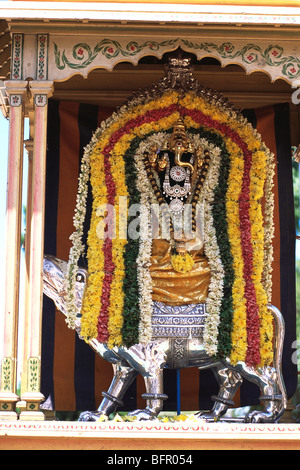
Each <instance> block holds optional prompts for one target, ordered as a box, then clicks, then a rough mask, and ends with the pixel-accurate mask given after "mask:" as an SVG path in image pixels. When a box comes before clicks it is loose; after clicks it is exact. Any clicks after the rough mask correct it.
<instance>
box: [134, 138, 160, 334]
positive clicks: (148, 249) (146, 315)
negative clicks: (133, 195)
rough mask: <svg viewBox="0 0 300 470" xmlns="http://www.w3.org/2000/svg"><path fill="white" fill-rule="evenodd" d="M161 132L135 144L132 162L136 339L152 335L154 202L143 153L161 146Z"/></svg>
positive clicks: (155, 201)
mask: <svg viewBox="0 0 300 470" xmlns="http://www.w3.org/2000/svg"><path fill="white" fill-rule="evenodd" d="M164 137H165V133H161V132H160V133H157V134H154V135H152V136H151V137H149V138H148V139H145V140H143V141H142V142H141V144H140V145H139V147H138V149H137V151H136V153H135V156H134V162H135V166H136V174H137V189H138V191H139V192H140V195H141V199H140V204H141V209H142V211H141V223H140V240H139V241H140V244H139V254H138V258H137V266H138V268H137V270H138V283H139V294H140V298H139V305H140V314H141V317H140V325H139V341H140V343H148V342H149V341H151V337H152V326H151V318H152V312H153V300H152V278H151V274H150V270H149V266H150V261H151V253H152V226H151V206H152V204H155V203H157V200H156V198H155V195H154V194H153V189H152V186H151V183H150V181H149V179H148V176H147V173H146V169H145V165H144V153H145V152H146V150H147V149H148V148H149V145H150V146H152V145H158V146H159V145H161V144H162V142H163V139H164Z"/></svg>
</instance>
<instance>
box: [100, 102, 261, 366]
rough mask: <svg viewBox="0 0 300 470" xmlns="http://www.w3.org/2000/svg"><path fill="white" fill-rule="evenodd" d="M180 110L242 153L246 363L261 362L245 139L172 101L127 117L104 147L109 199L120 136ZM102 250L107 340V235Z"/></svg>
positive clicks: (109, 244)
mask: <svg viewBox="0 0 300 470" xmlns="http://www.w3.org/2000/svg"><path fill="white" fill-rule="evenodd" d="M176 111H177V112H179V113H180V115H181V116H190V117H191V118H192V119H193V120H194V121H195V122H197V123H199V124H202V125H204V126H206V127H207V128H213V129H215V130H218V131H219V132H220V133H221V134H223V135H225V136H226V137H228V138H230V139H231V140H232V141H233V142H234V143H235V144H236V145H238V146H239V147H240V148H241V150H242V152H243V155H244V175H243V182H242V190H241V194H240V197H239V216H240V228H241V246H242V254H243V261H244V281H245V297H246V305H247V341H248V348H247V356H246V363H247V364H248V365H250V366H255V365H257V364H259V362H260V352H259V314H258V312H259V309H258V305H257V301H256V294H255V289H254V285H253V282H252V272H253V250H252V243H251V222H250V216H249V208H250V204H249V192H250V169H251V164H252V153H251V152H250V151H249V149H248V148H247V146H246V144H245V142H244V141H243V140H242V139H241V138H240V136H239V135H238V133H237V132H235V131H234V130H232V129H231V128H230V127H229V126H228V125H226V124H224V123H220V122H219V121H216V120H214V119H213V118H211V117H210V116H207V115H205V114H203V112H202V111H200V110H195V109H194V110H191V109H187V108H183V107H181V106H180V105H177V104H173V105H170V106H168V107H166V108H162V109H155V110H150V111H147V112H146V113H145V114H144V115H140V116H138V117H137V118H135V119H130V120H129V121H128V122H127V123H126V124H125V125H124V126H123V127H122V128H120V129H118V130H117V131H116V132H115V133H114V134H112V136H111V137H110V140H109V144H108V145H107V146H106V148H105V150H104V156H105V161H104V168H105V184H106V187H107V192H108V203H109V204H113V205H114V201H115V194H116V188H115V183H114V181H113V177H112V174H111V166H110V162H109V158H110V153H111V151H112V150H113V148H114V146H115V145H116V143H117V142H118V141H119V139H120V138H121V137H122V136H123V135H126V134H128V133H130V132H131V131H132V130H133V129H134V128H136V127H140V126H141V125H142V124H146V123H148V124H149V123H151V122H154V121H157V120H159V119H162V118H163V117H167V116H170V115H171V114H173V113H174V112H176ZM103 253H104V260H105V261H104V269H105V277H104V281H103V288H102V297H101V304H102V306H101V311H100V314H99V322H98V338H97V339H98V340H99V341H101V342H106V341H107V339H108V332H107V325H108V308H109V302H110V286H111V282H112V279H113V272H114V268H115V266H114V264H113V261H112V241H111V239H110V238H106V239H105V242H104V245H103Z"/></svg>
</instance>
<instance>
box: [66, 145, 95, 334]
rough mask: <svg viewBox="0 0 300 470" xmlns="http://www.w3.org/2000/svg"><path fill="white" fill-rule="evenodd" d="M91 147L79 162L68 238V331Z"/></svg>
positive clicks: (71, 321)
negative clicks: (70, 242) (75, 196)
mask: <svg viewBox="0 0 300 470" xmlns="http://www.w3.org/2000/svg"><path fill="white" fill-rule="evenodd" d="M91 151H92V146H91V145H89V146H88V147H86V149H85V151H84V155H83V158H82V161H81V168H80V175H79V179H78V192H77V198H76V207H75V213H74V217H73V224H74V227H75V231H74V232H73V233H72V235H71V236H70V240H71V241H72V246H71V249H70V253H69V262H68V267H67V276H66V286H65V290H66V323H67V325H68V327H69V328H70V329H74V328H75V321H76V319H77V318H76V315H77V313H78V312H77V308H76V299H75V292H74V288H75V281H76V274H77V268H78V260H79V258H80V256H81V255H82V253H83V252H84V248H85V247H84V245H83V243H82V237H83V225H84V220H85V215H86V200H87V194H88V181H89V176H90V154H91Z"/></svg>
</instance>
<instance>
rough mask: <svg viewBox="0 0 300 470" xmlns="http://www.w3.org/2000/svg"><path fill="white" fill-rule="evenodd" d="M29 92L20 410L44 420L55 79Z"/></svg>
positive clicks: (27, 416)
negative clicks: (50, 121) (49, 149)
mask: <svg viewBox="0 0 300 470" xmlns="http://www.w3.org/2000/svg"><path fill="white" fill-rule="evenodd" d="M29 86H30V92H31V94H32V96H33V101H34V130H33V155H32V162H31V169H30V172H29V178H30V181H29V187H30V188H31V194H30V197H31V200H30V201H29V204H28V207H29V214H28V213H27V218H28V224H30V229H29V240H27V247H26V248H27V249H29V253H28V252H27V253H26V254H25V257H26V261H27V271H29V272H27V278H28V291H27V295H26V313H25V317H26V328H25V331H24V351H25V353H26V356H27V359H26V363H25V364H24V367H23V380H22V393H21V400H22V402H26V407H25V409H24V411H21V413H20V419H21V420H22V419H23V420H43V419H44V414H43V413H42V411H40V406H39V405H40V403H41V401H43V400H44V396H43V395H42V393H41V391H40V367H41V332H42V296H43V291H42V287H43V278H42V273H43V255H44V212H45V174H46V145H47V110H48V97H49V96H50V95H51V92H52V82H50V81H31V82H29Z"/></svg>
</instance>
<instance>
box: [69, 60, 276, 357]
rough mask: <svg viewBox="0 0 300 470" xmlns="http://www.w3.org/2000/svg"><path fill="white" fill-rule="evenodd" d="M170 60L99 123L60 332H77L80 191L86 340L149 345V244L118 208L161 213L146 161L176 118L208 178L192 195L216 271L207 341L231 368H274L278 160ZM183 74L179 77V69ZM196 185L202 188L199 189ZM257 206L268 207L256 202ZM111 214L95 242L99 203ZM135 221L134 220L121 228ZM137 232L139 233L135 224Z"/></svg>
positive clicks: (89, 154)
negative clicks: (108, 232)
mask: <svg viewBox="0 0 300 470" xmlns="http://www.w3.org/2000/svg"><path fill="white" fill-rule="evenodd" d="M178 62H180V60H179V61H178V60H177V62H176V66H174V67H172V64H171V62H170V64H171V65H170V64H169V67H168V69H167V74H166V77H164V78H163V79H162V80H160V81H159V82H158V83H157V84H155V85H154V86H153V87H152V88H151V89H147V90H144V91H143V92H142V93H138V94H137V95H136V96H134V97H133V98H131V99H130V100H129V101H128V102H127V104H126V105H124V106H123V107H121V108H120V110H119V111H118V112H116V113H114V114H113V115H112V116H111V117H110V118H109V119H107V120H106V121H105V122H104V123H102V125H101V127H100V128H99V129H98V130H97V131H96V132H95V134H94V136H93V139H92V141H91V143H90V145H89V146H88V147H87V148H86V150H85V154H84V158H83V162H82V168H81V174H80V180H79V191H78V197H77V206H76V213H75V217H74V220H75V228H76V230H75V232H74V233H73V235H72V237H71V239H72V243H73V246H72V248H71V251H70V260H69V273H68V294H69V315H68V318H67V322H68V324H69V326H70V327H71V328H74V325H75V320H76V318H75V316H74V311H76V310H74V308H73V305H74V304H73V303H74V301H75V299H74V294H73V290H74V283H75V276H76V267H77V263H78V261H79V258H80V256H81V254H82V253H83V251H84V250H85V246H84V244H83V243H82V235H83V223H84V219H85V203H86V197H87V184H88V180H89V179H90V182H91V186H92V191H93V210H92V215H91V220H90V231H89V237H88V263H89V264H88V270H89V281H88V286H87V290H86V293H85V297H84V301H83V308H82V321H81V326H82V331H81V334H82V336H83V337H84V338H85V339H86V340H89V339H91V338H97V340H98V341H100V342H108V344H109V345H110V346H111V347H113V346H114V345H118V346H119V345H125V346H131V345H133V344H135V343H137V342H146V341H149V339H150V338H151V313H152V299H151V276H150V274H149V263H150V257H151V243H152V241H151V236H149V234H148V235H147V234H146V235H145V234H144V236H142V235H143V234H141V236H140V237H139V238H138V239H131V238H129V237H128V238H127V237H126V236H124V234H123V235H122V234H121V230H124V225H123V224H124V220H121V218H122V216H121V215H119V214H123V213H122V212H120V204H121V203H122V202H121V201H122V200H123V199H122V198H124V197H125V198H126V204H127V208H128V207H129V206H130V205H131V204H135V203H141V204H142V207H143V208H144V211H145V214H144V215H145V217H146V219H145V220H146V223H145V224H144V229H143V228H141V231H143V230H145V227H147V223H148V222H147V221H148V220H149V219H148V216H149V213H150V205H151V203H153V202H158V203H159V204H162V202H163V197H162V195H161V194H160V191H159V188H158V187H157V185H156V184H151V183H150V180H151V178H150V179H149V173H148V174H147V165H146V164H145V161H144V155H145V151H146V150H147V148H149V146H151V145H153V143H156V144H157V145H158V146H161V145H162V142H163V140H164V138H165V135H166V134H167V133H170V132H172V129H173V128H174V125H176V122H177V121H178V119H179V118H180V119H182V121H183V123H184V126H185V128H186V130H187V133H188V135H189V136H190V138H191V140H194V142H198V143H201V146H202V147H203V146H204V147H205V148H206V150H207V154H208V155H209V157H208V158H207V161H206V163H207V170H206V173H205V174H204V175H203V178H201V179H199V183H198V185H197V186H196V187H195V188H194V194H193V199H192V206H193V204H194V206H195V207H194V210H196V206H197V204H199V203H202V204H203V206H204V243H205V254H206V257H207V259H208V263H209V266H210V269H211V273H212V274H211V280H210V285H209V294H208V298H207V311H208V321H207V322H206V326H205V332H204V343H205V347H206V349H207V351H208V352H209V354H210V355H216V356H221V357H224V356H226V357H227V356H228V355H229V356H230V357H231V360H232V362H233V363H236V362H238V361H246V362H247V363H248V364H249V365H252V366H258V365H265V364H269V363H270V361H271V360H272V354H273V353H272V337H273V332H272V321H271V318H270V313H269V312H268V309H267V304H268V302H269V301H270V295H271V269H272V268H271V264H272V237H273V195H272V184H273V183H272V181H273V174H274V162H273V155H272V154H271V153H270V151H269V150H268V149H267V148H266V146H265V145H264V143H263V142H262V141H261V138H260V136H259V134H258V133H257V132H256V131H255V130H254V129H253V128H252V126H251V125H250V124H249V123H248V122H247V121H246V119H245V118H244V117H243V116H242V115H241V114H240V113H239V112H237V111H236V110H234V109H233V108H232V107H231V105H229V104H228V103H227V101H226V100H224V99H223V97H222V96H221V95H219V94H215V93H213V92H211V90H207V89H204V88H202V87H201V86H200V84H199V83H198V82H197V81H196V80H195V79H194V77H193V75H192V71H191V68H190V65H187V64H186V63H185V64H184V65H182V64H183V62H180V65H179V66H178ZM180 66H181V69H180V72H178V68H180ZM200 181H201V182H200ZM262 198H263V199H264V203H263V204H262ZM103 204H104V205H107V207H108V206H109V205H110V206H113V208H114V211H115V214H117V216H116V219H117V220H116V233H115V236H114V237H102V239H101V238H99V236H98V233H97V227H98V226H99V221H100V220H101V218H102V219H103V215H104V214H103V212H101V213H100V212H99V207H100V206H102V205H103ZM127 223H128V224H129V223H130V217H129V218H128V220H127ZM141 227H142V226H141Z"/></svg>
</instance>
